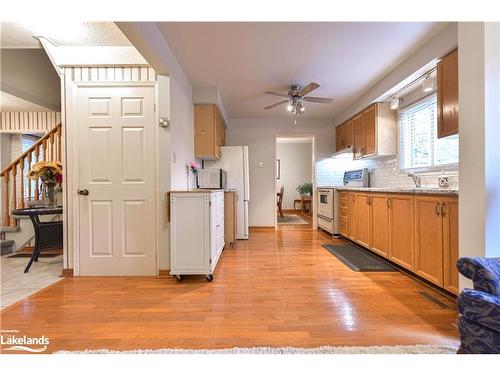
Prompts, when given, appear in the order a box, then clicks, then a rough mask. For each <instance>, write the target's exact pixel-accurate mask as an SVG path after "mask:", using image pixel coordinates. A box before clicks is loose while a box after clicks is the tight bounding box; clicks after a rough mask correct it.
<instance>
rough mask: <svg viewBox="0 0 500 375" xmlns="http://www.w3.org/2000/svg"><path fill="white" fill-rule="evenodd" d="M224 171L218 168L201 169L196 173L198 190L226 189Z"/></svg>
mask: <svg viewBox="0 0 500 375" xmlns="http://www.w3.org/2000/svg"><path fill="white" fill-rule="evenodd" d="M226 181H227V178H226V171H225V170H223V169H218V168H208V169H201V170H200V171H198V188H200V189H226V183H227V182H226Z"/></svg>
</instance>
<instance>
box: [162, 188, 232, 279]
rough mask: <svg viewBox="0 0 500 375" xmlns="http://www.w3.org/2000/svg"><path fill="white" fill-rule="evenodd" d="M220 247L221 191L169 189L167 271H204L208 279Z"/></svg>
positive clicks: (203, 273)
mask: <svg viewBox="0 0 500 375" xmlns="http://www.w3.org/2000/svg"><path fill="white" fill-rule="evenodd" d="M223 248H224V191H223V190H189V191H178V192H177V191H176V192H171V193H170V249H171V256H170V259H171V260H170V274H171V275H172V276H175V277H176V278H177V280H179V281H180V280H181V279H182V275H206V277H207V280H209V281H212V279H213V272H214V270H215V266H216V265H217V262H218V261H219V258H220V256H221V253H222V249H223Z"/></svg>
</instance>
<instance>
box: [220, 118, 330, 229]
mask: <svg viewBox="0 0 500 375" xmlns="http://www.w3.org/2000/svg"><path fill="white" fill-rule="evenodd" d="M276 134H278V135H286V134H314V135H316V156H317V158H321V157H323V158H324V157H327V156H329V155H330V154H331V153H332V151H333V133H332V124H331V123H330V122H329V121H326V120H325V121H320V120H306V119H299V120H298V122H297V124H296V125H294V124H293V123H292V121H291V120H289V119H232V120H230V122H229V129H228V130H227V131H226V144H227V145H228V146H238V145H248V153H249V164H250V202H249V221H250V225H251V226H274V221H275V212H276V192H275V181H274V168H275V162H274V138H275V135H276ZM260 161H262V162H263V163H264V167H263V168H259V165H258V163H259V162H260Z"/></svg>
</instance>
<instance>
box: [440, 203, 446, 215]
mask: <svg viewBox="0 0 500 375" xmlns="http://www.w3.org/2000/svg"><path fill="white" fill-rule="evenodd" d="M441 215H443V216H446V211H445V203H441Z"/></svg>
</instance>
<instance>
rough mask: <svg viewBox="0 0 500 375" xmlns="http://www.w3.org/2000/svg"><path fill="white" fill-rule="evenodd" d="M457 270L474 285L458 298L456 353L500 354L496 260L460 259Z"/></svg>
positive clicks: (499, 273) (498, 269) (499, 275)
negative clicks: (458, 347)
mask: <svg viewBox="0 0 500 375" xmlns="http://www.w3.org/2000/svg"><path fill="white" fill-rule="evenodd" d="M457 268H458V271H459V272H460V273H461V274H462V275H464V276H465V277H467V278H468V279H471V280H472V282H473V284H474V289H464V290H463V291H462V292H461V293H460V295H459V296H458V311H459V312H460V317H459V320H458V330H459V332H460V341H461V343H460V349H459V353H470V354H472V353H477V354H487V353H500V258H480V257H474V258H460V259H459V260H458V262H457Z"/></svg>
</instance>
